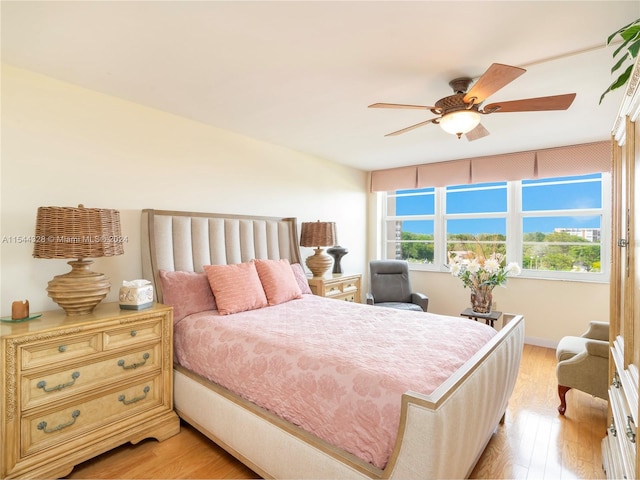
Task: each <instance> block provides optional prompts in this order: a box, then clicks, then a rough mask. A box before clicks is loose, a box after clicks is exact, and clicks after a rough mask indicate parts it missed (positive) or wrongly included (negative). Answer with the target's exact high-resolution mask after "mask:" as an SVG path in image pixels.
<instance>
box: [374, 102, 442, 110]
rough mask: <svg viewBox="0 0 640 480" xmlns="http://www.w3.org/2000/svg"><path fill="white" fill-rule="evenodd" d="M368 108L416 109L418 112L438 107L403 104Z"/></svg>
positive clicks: (388, 104)
mask: <svg viewBox="0 0 640 480" xmlns="http://www.w3.org/2000/svg"><path fill="white" fill-rule="evenodd" d="M368 108H414V109H417V110H431V109H433V108H436V107H430V106H428V105H403V104H402V103H373V104H371V105H369V107H368Z"/></svg>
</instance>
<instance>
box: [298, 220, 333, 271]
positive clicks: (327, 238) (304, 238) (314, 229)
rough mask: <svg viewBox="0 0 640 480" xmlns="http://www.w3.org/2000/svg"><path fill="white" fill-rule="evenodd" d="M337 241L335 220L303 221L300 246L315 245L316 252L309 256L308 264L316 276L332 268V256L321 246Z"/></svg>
mask: <svg viewBox="0 0 640 480" xmlns="http://www.w3.org/2000/svg"><path fill="white" fill-rule="evenodd" d="M335 243H336V224H335V223H334V222H321V221H319V220H318V221H317V222H303V223H302V229H301V231H300V246H302V247H315V253H314V254H313V255H310V256H308V257H307V260H306V264H307V267H309V270H311V273H313V276H314V277H322V276H324V274H325V273H326V272H327V270H329V269H330V268H331V264H332V263H333V260H332V258H331V257H330V256H329V255H327V254H326V253H324V251H323V250H322V248H321V247H330V246H332V245H335Z"/></svg>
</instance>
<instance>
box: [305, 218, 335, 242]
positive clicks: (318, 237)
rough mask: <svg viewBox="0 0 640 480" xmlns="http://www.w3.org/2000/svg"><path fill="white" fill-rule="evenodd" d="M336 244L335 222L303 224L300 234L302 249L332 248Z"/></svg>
mask: <svg viewBox="0 0 640 480" xmlns="http://www.w3.org/2000/svg"><path fill="white" fill-rule="evenodd" d="M335 244H336V224H335V223H334V222H321V221H317V222H303V223H302V230H301V232H300V246H302V247H330V246H331V245H335Z"/></svg>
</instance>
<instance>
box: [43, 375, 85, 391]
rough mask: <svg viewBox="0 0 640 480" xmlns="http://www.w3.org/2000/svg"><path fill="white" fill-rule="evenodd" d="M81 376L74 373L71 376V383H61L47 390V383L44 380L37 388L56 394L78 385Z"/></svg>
mask: <svg viewBox="0 0 640 480" xmlns="http://www.w3.org/2000/svg"><path fill="white" fill-rule="evenodd" d="M79 376H80V372H73V373H72V374H71V381H70V382H67V383H61V384H60V385H56V386H55V387H51V388H47V382H45V381H44V380H40V381H39V382H38V384H37V385H36V387H37V388H41V389H42V390H44V391H45V392H47V393H49V392H56V391H58V390H62V389H63V388H67V387H70V386H71V385H73V384H74V383H76V380H77V379H78V377H79Z"/></svg>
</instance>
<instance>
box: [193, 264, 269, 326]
mask: <svg viewBox="0 0 640 480" xmlns="http://www.w3.org/2000/svg"><path fill="white" fill-rule="evenodd" d="M204 272H205V273H206V274H207V278H208V279H209V285H211V290H213V295H214V296H215V298H216V304H217V305H218V312H220V314H221V315H229V314H230V313H237V312H244V311H246V310H254V309H256V308H262V307H266V306H267V297H266V296H265V294H264V290H263V289H262V283H260V277H258V271H257V270H256V266H255V263H254V262H245V263H238V264H234V265H205V267H204Z"/></svg>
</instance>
